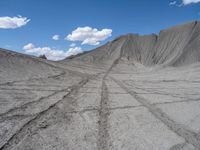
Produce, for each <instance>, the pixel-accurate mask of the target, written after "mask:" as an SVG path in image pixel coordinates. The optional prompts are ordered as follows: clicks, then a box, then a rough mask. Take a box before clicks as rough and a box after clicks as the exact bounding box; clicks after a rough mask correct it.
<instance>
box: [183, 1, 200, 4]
mask: <svg viewBox="0 0 200 150" xmlns="http://www.w3.org/2000/svg"><path fill="white" fill-rule="evenodd" d="M182 1H183V4H184V5H189V4H192V3H199V2H200V0H182Z"/></svg>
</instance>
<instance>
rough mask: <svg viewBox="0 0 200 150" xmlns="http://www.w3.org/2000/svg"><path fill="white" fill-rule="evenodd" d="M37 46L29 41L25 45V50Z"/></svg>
mask: <svg viewBox="0 0 200 150" xmlns="http://www.w3.org/2000/svg"><path fill="white" fill-rule="evenodd" d="M34 47H35V46H34V45H33V44H32V43H29V44H27V45H25V46H24V47H23V49H24V50H29V49H33V48H34Z"/></svg>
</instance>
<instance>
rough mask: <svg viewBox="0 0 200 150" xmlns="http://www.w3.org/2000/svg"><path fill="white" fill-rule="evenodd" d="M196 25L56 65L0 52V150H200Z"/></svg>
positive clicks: (199, 32) (199, 36)
mask: <svg viewBox="0 0 200 150" xmlns="http://www.w3.org/2000/svg"><path fill="white" fill-rule="evenodd" d="M199 61H200V22H198V21H196V22H191V23H187V24H184V25H180V26H176V27H172V28H170V29H167V30H162V31H161V32H160V33H159V35H155V34H152V35H145V36H140V35H137V34H128V35H124V36H120V37H118V38H117V39H115V40H114V41H111V42H108V43H107V44H105V45H103V46H101V47H99V48H97V49H95V50H92V51H90V52H87V53H83V54H79V55H77V56H74V57H70V58H66V59H65V60H62V61H59V62H52V61H48V60H46V59H42V58H36V57H33V56H29V55H24V54H19V53H16V52H12V51H8V50H4V49H0V150H11V149H12V150H49V149H50V150H68V149H69V150H79V149H80V150H94V149H97V150H121V149H124V150H200V76H199V75H200V62H199Z"/></svg>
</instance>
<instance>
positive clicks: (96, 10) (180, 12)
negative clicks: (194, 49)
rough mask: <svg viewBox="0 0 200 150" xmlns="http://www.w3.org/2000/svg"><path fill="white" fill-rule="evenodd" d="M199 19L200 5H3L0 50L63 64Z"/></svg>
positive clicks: (86, 0)
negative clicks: (125, 38)
mask: <svg viewBox="0 0 200 150" xmlns="http://www.w3.org/2000/svg"><path fill="white" fill-rule="evenodd" d="M199 18H200V0H138V1H134V0H48V1H47V0H1V1H0V47H1V48H6V49H10V50H14V51H18V52H22V53H26V54H31V55H36V56H39V55H43V54H45V55H46V56H47V58H48V59H51V60H60V59H63V58H65V57H67V56H70V55H75V54H78V53H81V52H83V51H88V50H91V49H94V48H95V47H98V46H100V45H102V44H105V43H106V42H107V41H110V40H112V39H114V38H116V37H117V36H119V35H122V34H126V33H139V34H150V33H158V32H159V30H161V29H164V28H168V27H170V26H174V25H177V24H182V23H185V22H189V21H194V20H199Z"/></svg>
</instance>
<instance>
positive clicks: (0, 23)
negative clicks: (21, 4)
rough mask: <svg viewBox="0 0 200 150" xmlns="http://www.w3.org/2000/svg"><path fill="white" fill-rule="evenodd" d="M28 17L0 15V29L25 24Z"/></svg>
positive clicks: (13, 27)
mask: <svg viewBox="0 0 200 150" xmlns="http://www.w3.org/2000/svg"><path fill="white" fill-rule="evenodd" d="M29 21H30V19H27V18H26V17H22V16H18V17H0V29H1V28H2V29H15V28H19V27H22V26H24V25H26V24H27V23H28V22H29Z"/></svg>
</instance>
